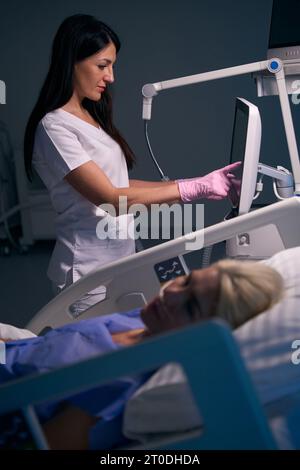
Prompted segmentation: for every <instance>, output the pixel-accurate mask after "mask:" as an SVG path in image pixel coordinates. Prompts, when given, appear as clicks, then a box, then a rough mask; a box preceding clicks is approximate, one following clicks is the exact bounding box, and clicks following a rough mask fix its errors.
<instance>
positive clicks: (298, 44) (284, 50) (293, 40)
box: [268, 0, 300, 61]
mask: <svg viewBox="0 0 300 470" xmlns="http://www.w3.org/2000/svg"><path fill="white" fill-rule="evenodd" d="M299 18H300V1H299V0H273V7H272V16H271V25H270V35H269V50H268V58H272V57H278V58H279V59H281V60H283V61H286V60H287V61H289V60H294V59H300V27H299Z"/></svg>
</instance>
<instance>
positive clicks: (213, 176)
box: [176, 162, 242, 202]
mask: <svg viewBox="0 0 300 470" xmlns="http://www.w3.org/2000/svg"><path fill="white" fill-rule="evenodd" d="M241 164H242V162H235V163H231V165H227V166H225V167H224V168H220V169H219V170H215V171H212V172H211V173H208V175H205V176H201V177H198V178H190V179H182V180H176V183H177V184H178V189H179V193H180V197H181V200H182V201H183V202H191V201H194V200H196V199H201V198H206V199H214V200H220V199H224V198H226V197H227V196H228V194H229V192H230V189H231V181H232V180H233V179H235V178H237V177H236V175H234V174H232V173H231V171H234V170H236V169H238V168H239V167H240V166H241Z"/></svg>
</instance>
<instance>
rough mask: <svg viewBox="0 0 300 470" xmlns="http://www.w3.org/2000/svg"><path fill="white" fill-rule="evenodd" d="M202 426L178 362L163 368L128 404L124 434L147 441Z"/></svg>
mask: <svg viewBox="0 0 300 470" xmlns="http://www.w3.org/2000/svg"><path fill="white" fill-rule="evenodd" d="M199 426H201V417H200V414H199V411H198V407H197V405H196V403H195V401H194V399H193V395H192V392H191V389H190V387H189V385H188V382H187V378H186V375H185V374H184V372H183V369H182V367H181V366H180V365H179V364H173V363H172V364H167V365H166V366H164V367H162V368H160V369H159V370H158V371H157V372H156V373H155V374H154V375H153V376H152V377H151V378H150V379H149V380H148V381H147V382H146V383H145V384H144V385H143V386H142V387H140V388H139V389H138V390H137V391H136V392H135V394H134V395H133V396H132V397H131V398H130V399H129V400H128V402H127V405H126V407H125V413H124V420H123V433H124V435H125V436H126V437H128V438H129V439H135V440H139V441H141V442H145V441H147V440H149V438H150V436H152V437H153V434H156V435H159V434H161V433H174V432H177V433H180V432H186V431H189V430H193V429H195V428H199Z"/></svg>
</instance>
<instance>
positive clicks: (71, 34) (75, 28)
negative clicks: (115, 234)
mask: <svg viewBox="0 0 300 470" xmlns="http://www.w3.org/2000/svg"><path fill="white" fill-rule="evenodd" d="M110 42H113V44H114V45H115V47H116V51H117V52H118V51H119V49H120V47H121V43H120V40H119V38H118V36H117V35H116V33H114V31H112V29H111V28H110V27H109V26H107V25H106V24H105V23H103V22H102V21H99V20H98V19H97V18H95V17H93V16H91V15H80V14H78V15H73V16H69V17H68V18H66V19H65V20H64V21H63V22H62V24H61V25H60V27H59V28H58V31H57V33H56V35H55V38H54V41H53V45H52V54H51V61H50V68H49V71H48V74H47V76H46V79H45V82H44V84H43V86H42V89H41V91H40V94H39V97H38V100H37V103H36V105H35V107H34V108H33V111H32V113H31V115H30V117H29V119H28V122H27V126H26V130H25V137H24V158H25V169H26V174H27V177H28V179H29V180H30V181H32V175H33V172H32V153H33V147H34V137H35V131H36V128H37V125H38V123H39V121H40V120H41V119H42V118H43V117H44V116H45V115H46V114H47V113H49V112H50V111H53V110H55V109H57V108H61V107H62V106H64V105H65V104H66V103H67V102H68V101H69V100H70V98H71V97H72V94H73V70H74V65H75V63H76V62H80V61H81V60H84V59H86V58H87V57H89V56H91V55H93V54H95V53H96V52H98V51H99V50H101V49H103V48H104V47H105V46H107V44H109V43H110ZM82 105H83V107H84V108H85V109H87V111H88V112H89V113H90V114H91V115H92V116H93V118H94V119H95V120H96V121H97V122H98V123H99V124H100V125H101V127H102V128H103V129H104V130H105V131H106V132H107V134H109V135H110V136H111V137H112V138H113V139H114V140H115V141H116V142H117V143H118V144H119V145H120V147H121V149H122V150H123V152H124V155H125V158H126V162H127V167H128V168H132V166H133V163H134V162H135V157H134V154H133V152H132V150H131V148H130V147H129V145H128V144H127V142H126V141H125V139H124V138H123V137H122V136H121V134H120V133H119V131H118V130H117V129H116V127H115V126H114V124H113V120H112V99H111V96H110V94H109V91H108V90H107V87H106V89H105V91H104V92H103V93H102V95H101V99H100V100H99V101H92V100H90V99H88V98H84V100H83V101H82Z"/></svg>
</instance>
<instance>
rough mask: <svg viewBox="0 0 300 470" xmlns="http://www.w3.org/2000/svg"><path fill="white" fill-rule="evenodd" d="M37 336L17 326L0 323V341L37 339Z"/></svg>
mask: <svg viewBox="0 0 300 470" xmlns="http://www.w3.org/2000/svg"><path fill="white" fill-rule="evenodd" d="M35 337H36V335H35V334H34V333H32V331H29V330H24V329H22V328H17V327H16V326H12V325H8V324H6V323H0V339H2V340H3V339H4V340H8V339H10V340H12V341H15V340H18V339H26V338H35Z"/></svg>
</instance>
